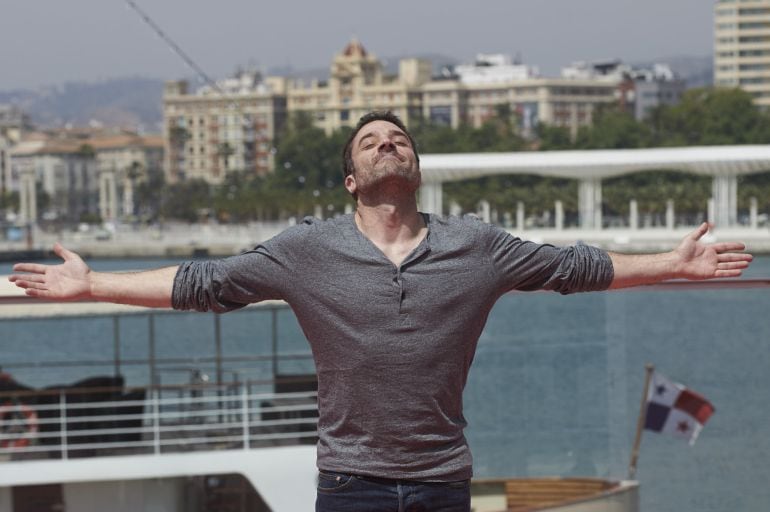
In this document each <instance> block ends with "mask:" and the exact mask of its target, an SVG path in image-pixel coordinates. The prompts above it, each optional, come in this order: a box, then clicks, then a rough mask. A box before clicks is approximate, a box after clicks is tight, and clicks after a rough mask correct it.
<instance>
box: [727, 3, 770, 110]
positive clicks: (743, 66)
mask: <svg viewBox="0 0 770 512" xmlns="http://www.w3.org/2000/svg"><path fill="white" fill-rule="evenodd" d="M714 84H715V85H716V86H717V87H740V88H741V89H744V90H745V91H747V92H748V93H749V94H751V95H752V96H753V97H754V103H755V104H756V105H758V106H761V107H763V108H767V107H768V106H770V0H718V1H717V2H716V3H715V5H714Z"/></svg>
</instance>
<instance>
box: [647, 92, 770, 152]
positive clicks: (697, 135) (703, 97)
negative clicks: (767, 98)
mask: <svg viewBox="0 0 770 512" xmlns="http://www.w3.org/2000/svg"><path fill="white" fill-rule="evenodd" d="M647 123H648V126H649V127H650V129H651V132H652V142H653V145H656V146H712V145H721V144H766V143H768V142H770V117H768V115H767V114H765V113H764V112H762V111H760V110H759V109H758V108H757V107H756V106H755V105H754V103H753V101H752V98H751V95H750V94H749V93H747V92H745V91H742V90H740V89H721V88H719V89H714V88H698V89H690V90H688V91H686V92H685V94H684V96H682V101H681V102H680V103H679V104H678V105H675V106H671V107H659V108H657V109H655V110H654V111H653V112H652V113H651V116H650V118H649V119H648V121H647Z"/></svg>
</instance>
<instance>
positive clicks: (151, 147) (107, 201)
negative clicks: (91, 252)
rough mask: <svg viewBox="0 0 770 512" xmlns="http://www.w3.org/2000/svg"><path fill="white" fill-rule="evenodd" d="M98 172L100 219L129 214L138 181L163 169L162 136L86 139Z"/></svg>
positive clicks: (133, 212)
mask: <svg viewBox="0 0 770 512" xmlns="http://www.w3.org/2000/svg"><path fill="white" fill-rule="evenodd" d="M89 145H90V146H91V148H93V151H94V156H95V158H96V166H97V170H98V174H99V214H100V216H101V218H102V219H103V220H111V221H114V220H116V219H117V218H118V217H121V218H125V217H133V216H136V215H138V214H139V213H140V212H139V211H138V209H137V204H136V202H135V200H134V190H135V188H136V186H137V185H138V184H139V183H142V182H147V181H149V180H150V178H151V177H152V176H153V175H157V174H161V173H162V172H163V137H161V136H159V135H155V136H140V135H137V134H131V133H127V134H119V135H112V136H102V137H95V138H93V139H90V140H89Z"/></svg>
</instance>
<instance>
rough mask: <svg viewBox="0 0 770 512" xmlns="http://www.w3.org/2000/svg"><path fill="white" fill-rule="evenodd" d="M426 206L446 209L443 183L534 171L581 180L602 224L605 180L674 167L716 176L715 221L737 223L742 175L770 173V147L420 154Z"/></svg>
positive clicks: (587, 207) (582, 194)
mask: <svg viewBox="0 0 770 512" xmlns="http://www.w3.org/2000/svg"><path fill="white" fill-rule="evenodd" d="M420 167H421V169H422V176H423V185H422V188H421V193H420V207H421V209H422V210H423V211H426V212H431V213H440V212H441V211H442V209H443V204H442V194H441V184H442V183H443V182H445V181H459V180H465V179H471V178H479V177H482V176H497V175H506V174H534V175H538V176H549V177H559V178H572V179H576V180H579V182H580V184H579V192H578V194H579V197H578V208H579V212H580V225H581V227H582V228H601V224H602V223H601V202H602V195H601V180H602V179H604V178H611V177H615V176H620V175H623V174H630V173H634V172H640V171H653V170H659V171H660V170H669V171H682V172H689V173H694V174H704V175H708V176H712V177H713V180H714V184H713V200H714V222H715V223H716V224H717V225H718V226H725V227H729V226H733V225H735V224H736V222H737V210H738V204H737V203H738V200H737V177H738V176H739V175H743V174H752V173H759V172H764V171H770V145H766V146H765V145H763V146H748V145H747V146H696V147H677V148H652V149H605V150H579V151H526V152H519V153H457V154H441V155H439V154H433V155H423V156H421V157H420Z"/></svg>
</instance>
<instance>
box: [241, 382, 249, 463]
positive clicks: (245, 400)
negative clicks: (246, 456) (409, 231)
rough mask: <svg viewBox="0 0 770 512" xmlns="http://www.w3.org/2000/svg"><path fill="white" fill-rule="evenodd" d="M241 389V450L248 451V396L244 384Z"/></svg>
mask: <svg viewBox="0 0 770 512" xmlns="http://www.w3.org/2000/svg"><path fill="white" fill-rule="evenodd" d="M241 389H243V392H242V393H241V397H242V400H241V402H242V404H241V410H242V415H243V449H244V450H248V449H249V395H248V391H247V389H246V385H245V384H244V385H243V386H242V387H241Z"/></svg>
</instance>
